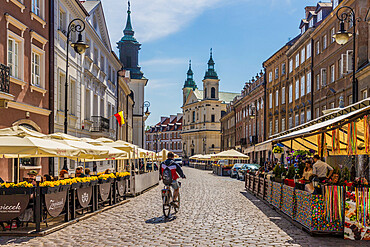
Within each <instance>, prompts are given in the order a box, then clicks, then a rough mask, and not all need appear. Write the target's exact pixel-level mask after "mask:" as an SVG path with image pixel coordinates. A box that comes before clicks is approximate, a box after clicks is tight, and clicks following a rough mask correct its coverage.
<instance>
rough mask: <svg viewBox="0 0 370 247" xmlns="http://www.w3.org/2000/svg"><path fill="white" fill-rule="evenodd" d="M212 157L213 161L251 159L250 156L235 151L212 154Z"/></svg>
mask: <svg viewBox="0 0 370 247" xmlns="http://www.w3.org/2000/svg"><path fill="white" fill-rule="evenodd" d="M210 156H211V157H212V158H213V159H228V160H241V159H249V156H248V155H245V154H242V153H240V152H238V151H236V150H234V149H230V150H227V151H223V152H220V153H218V154H211V155H210Z"/></svg>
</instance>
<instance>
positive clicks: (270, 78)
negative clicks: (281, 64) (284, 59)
mask: <svg viewBox="0 0 370 247" xmlns="http://www.w3.org/2000/svg"><path fill="white" fill-rule="evenodd" d="M269 82H272V72H270V73H269Z"/></svg>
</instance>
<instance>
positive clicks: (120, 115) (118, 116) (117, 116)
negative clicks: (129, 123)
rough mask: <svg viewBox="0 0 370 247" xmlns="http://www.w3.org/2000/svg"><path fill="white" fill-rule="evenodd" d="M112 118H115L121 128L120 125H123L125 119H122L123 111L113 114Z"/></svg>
mask: <svg viewBox="0 0 370 247" xmlns="http://www.w3.org/2000/svg"><path fill="white" fill-rule="evenodd" d="M114 116H115V117H116V118H117V121H118V124H119V127H121V126H122V124H125V118H124V117H123V116H124V115H123V111H120V112H117V113H116V114H114Z"/></svg>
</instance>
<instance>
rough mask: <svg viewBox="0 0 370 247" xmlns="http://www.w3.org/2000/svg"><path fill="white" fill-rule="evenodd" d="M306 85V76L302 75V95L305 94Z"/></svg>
mask: <svg viewBox="0 0 370 247" xmlns="http://www.w3.org/2000/svg"><path fill="white" fill-rule="evenodd" d="M305 88H306V86H305V77H304V76H302V77H301V97H302V96H304V90H305Z"/></svg>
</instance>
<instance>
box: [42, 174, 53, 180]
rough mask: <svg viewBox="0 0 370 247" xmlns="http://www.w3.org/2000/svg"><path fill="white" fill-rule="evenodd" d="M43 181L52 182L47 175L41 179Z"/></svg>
mask: <svg viewBox="0 0 370 247" xmlns="http://www.w3.org/2000/svg"><path fill="white" fill-rule="evenodd" d="M42 179H43V180H42V181H43V182H45V181H53V180H52V179H51V176H50V175H49V174H44V177H43V178H42Z"/></svg>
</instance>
